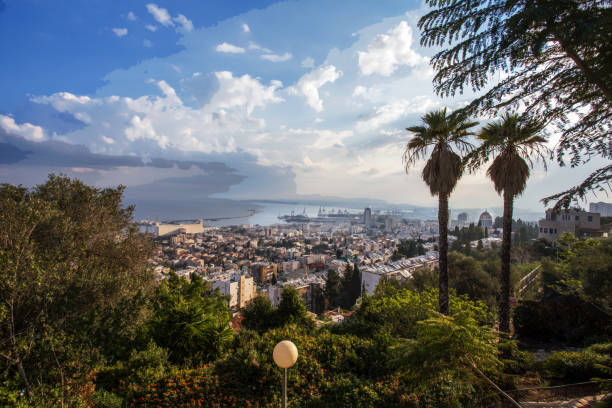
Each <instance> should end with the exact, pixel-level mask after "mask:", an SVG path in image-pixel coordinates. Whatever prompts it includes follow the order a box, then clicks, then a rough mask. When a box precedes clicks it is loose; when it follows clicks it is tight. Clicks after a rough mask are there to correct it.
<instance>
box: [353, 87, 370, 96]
mask: <svg viewBox="0 0 612 408" xmlns="http://www.w3.org/2000/svg"><path fill="white" fill-rule="evenodd" d="M367 91H368V88H366V87H365V86H363V85H358V86H356V87H355V90H353V96H361V95H364V94H365V93H366V92H367Z"/></svg>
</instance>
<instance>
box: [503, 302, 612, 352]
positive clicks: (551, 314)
mask: <svg viewBox="0 0 612 408" xmlns="http://www.w3.org/2000/svg"><path fill="white" fill-rule="evenodd" d="M514 327H515V330H516V333H517V334H518V335H519V336H520V337H521V338H522V339H532V340H538V341H543V342H549V343H552V342H563V343H566V344H571V345H582V344H584V343H585V342H586V341H587V340H588V339H589V338H590V337H599V338H606V337H609V336H612V326H611V323H610V317H609V316H608V315H607V314H606V313H605V312H603V311H601V310H600V309H598V308H597V307H595V306H593V305H592V304H590V303H588V302H586V301H584V300H582V299H581V298H580V297H578V296H576V295H572V294H558V293H556V294H552V295H550V296H547V297H544V298H543V299H541V300H539V301H533V300H527V301H522V302H520V303H519V304H518V306H517V307H516V308H515V309H514Z"/></svg>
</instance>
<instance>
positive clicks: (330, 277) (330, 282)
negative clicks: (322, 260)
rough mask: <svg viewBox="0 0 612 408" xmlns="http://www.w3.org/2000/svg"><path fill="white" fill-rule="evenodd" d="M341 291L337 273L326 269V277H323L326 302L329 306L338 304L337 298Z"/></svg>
mask: <svg viewBox="0 0 612 408" xmlns="http://www.w3.org/2000/svg"><path fill="white" fill-rule="evenodd" d="M340 293H341V280H340V276H339V275H338V273H337V272H336V271H335V270H333V269H329V270H328V271H327V278H326V279H325V297H326V299H327V304H328V305H329V306H331V307H336V306H338V300H339V298H340Z"/></svg>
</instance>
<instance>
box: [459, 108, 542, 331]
mask: <svg viewBox="0 0 612 408" xmlns="http://www.w3.org/2000/svg"><path fill="white" fill-rule="evenodd" d="M543 130H544V123H543V122H542V121H539V120H532V119H520V118H519V116H518V115H516V114H515V115H510V114H508V113H506V114H505V115H504V116H503V117H502V118H501V119H500V120H498V121H496V122H492V123H489V124H488V125H486V126H485V127H484V128H483V129H482V130H481V131H480V133H479V135H478V138H479V139H480V140H482V142H483V143H482V145H481V146H480V147H478V148H477V149H476V150H474V151H473V152H471V153H470V154H469V155H468V156H467V157H466V163H467V166H468V168H469V169H470V170H471V171H475V170H476V169H478V168H479V167H480V166H482V165H483V164H484V163H485V162H486V161H488V160H489V159H490V158H491V157H495V158H494V159H493V162H492V163H491V165H490V166H489V168H488V169H487V175H488V176H489V178H490V179H491V180H492V181H493V185H494V187H495V191H497V193H498V194H503V197H504V213H503V217H502V220H503V237H502V250H501V261H502V263H501V275H500V279H501V295H500V304H499V327H500V330H502V331H504V332H509V331H510V251H511V246H512V210H513V208H514V198H515V197H517V196H518V195H520V194H522V192H523V191H524V190H525V187H526V186H527V179H528V178H529V173H530V172H529V167H530V166H531V167H533V164H534V160H536V161H538V160H542V162H543V163H544V167H545V168H546V157H545V153H546V152H547V148H546V145H545V144H546V138H545V137H544V136H543Z"/></svg>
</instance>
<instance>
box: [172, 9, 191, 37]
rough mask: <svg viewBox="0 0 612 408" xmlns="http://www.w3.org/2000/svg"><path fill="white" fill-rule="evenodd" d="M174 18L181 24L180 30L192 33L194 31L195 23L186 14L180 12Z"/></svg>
mask: <svg viewBox="0 0 612 408" xmlns="http://www.w3.org/2000/svg"><path fill="white" fill-rule="evenodd" d="M173 20H174V21H175V22H176V23H178V24H179V26H180V27H179V30H180V31H183V32H184V33H190V32H192V31H193V23H192V22H191V20H189V19H188V18H187V17H185V16H184V15H182V14H179V15H178V16H176V17H174V19H173Z"/></svg>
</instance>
